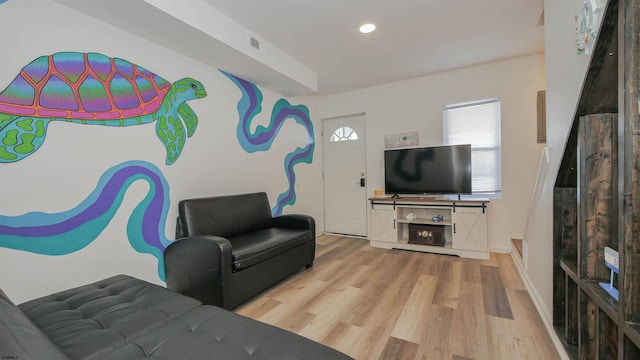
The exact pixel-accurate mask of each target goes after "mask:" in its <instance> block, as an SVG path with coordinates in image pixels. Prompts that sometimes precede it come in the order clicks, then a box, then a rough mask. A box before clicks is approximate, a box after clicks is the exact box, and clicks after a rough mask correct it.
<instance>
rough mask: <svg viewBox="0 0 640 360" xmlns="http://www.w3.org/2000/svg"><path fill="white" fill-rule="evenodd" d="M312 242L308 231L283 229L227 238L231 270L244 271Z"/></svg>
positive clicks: (270, 229) (263, 230)
mask: <svg viewBox="0 0 640 360" xmlns="http://www.w3.org/2000/svg"><path fill="white" fill-rule="evenodd" d="M256 239H260V241H256ZM312 240H313V238H312V237H311V233H310V232H309V231H304V232H301V231H300V230H292V229H285V228H268V229H262V230H258V231H255V232H252V233H249V234H243V235H239V236H235V237H232V238H229V242H230V243H231V256H232V262H233V263H232V264H233V270H234V271H240V270H242V269H246V268H248V267H250V266H253V265H255V264H258V263H261V262H263V261H265V260H267V259H270V258H273V257H274V256H276V255H279V254H281V253H283V252H284V251H287V250H289V249H293V248H295V247H297V246H300V245H302V244H304V243H306V242H309V241H312Z"/></svg>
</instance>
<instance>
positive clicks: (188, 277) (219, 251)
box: [164, 235, 231, 308]
mask: <svg viewBox="0 0 640 360" xmlns="http://www.w3.org/2000/svg"><path fill="white" fill-rule="evenodd" d="M164 260H165V261H164V263H165V272H166V277H167V288H168V289H171V290H174V291H177V292H179V293H181V294H184V295H187V296H191V297H193V298H196V299H198V300H200V301H201V302H202V303H204V304H210V305H216V306H221V307H225V308H226V306H225V305H228V304H229V303H230V297H229V295H228V292H223V291H222V289H224V288H226V287H228V284H229V283H230V280H231V244H230V243H229V240H227V239H225V238H223V237H220V236H213V235H202V236H192V237H185V238H181V239H179V240H176V241H174V242H173V243H171V244H170V245H169V246H168V247H167V248H166V249H165V251H164Z"/></svg>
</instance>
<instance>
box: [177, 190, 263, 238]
mask: <svg viewBox="0 0 640 360" xmlns="http://www.w3.org/2000/svg"><path fill="white" fill-rule="evenodd" d="M178 213H179V219H178V220H179V221H178V228H179V229H180V232H181V233H179V234H178V235H177V237H176V238H178V237H182V236H200V235H216V236H221V237H225V238H229V237H233V236H236V235H240V234H246V233H249V232H252V231H256V230H260V229H265V228H268V227H270V226H271V225H272V218H271V209H270V208H269V199H268V198H267V194H266V193H253V194H239V195H226V196H217V197H215V198H200V199H189V200H182V201H180V202H179V203H178Z"/></svg>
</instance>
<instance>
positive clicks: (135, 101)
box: [0, 52, 207, 165]
mask: <svg viewBox="0 0 640 360" xmlns="http://www.w3.org/2000/svg"><path fill="white" fill-rule="evenodd" d="M205 96H207V92H206V91H205V89H204V87H203V86H202V84H201V83H200V82H199V81H197V80H194V79H191V78H183V79H180V80H178V81H176V82H175V83H173V84H171V83H169V82H168V81H166V80H165V79H163V78H161V77H160V76H158V75H156V74H154V73H152V72H150V71H148V70H146V69H145V68H143V67H141V66H139V65H136V64H132V63H130V62H128V61H126V60H123V59H119V58H110V57H107V56H105V55H102V54H98V53H79V52H59V53H55V54H53V55H45V56H41V57H39V58H37V59H35V60H33V61H32V62H31V63H29V64H28V65H27V66H25V67H24V68H23V69H22V70H21V71H20V73H19V74H18V76H16V78H15V79H14V80H13V81H12V82H11V83H10V84H9V86H7V88H6V89H4V90H3V91H2V92H1V93H0V162H15V161H19V160H22V159H23V158H25V157H27V156H29V155H30V154H32V153H34V152H35V151H36V150H38V148H39V147H40V146H41V145H42V142H43V141H44V138H45V135H46V131H47V125H48V124H49V122H51V121H66V122H71V123H77V124H88V125H103V126H131V125H141V124H148V123H151V122H153V121H156V120H157V122H156V134H157V136H158V138H159V139H160V141H161V142H162V143H163V144H164V146H165V148H166V150H167V156H166V163H167V165H170V164H172V163H173V162H174V161H176V159H177V158H178V157H179V156H180V153H181V152H182V148H183V147H184V143H185V140H186V138H187V137H191V135H193V133H194V131H195V130H196V126H197V124H198V117H197V116H196V114H195V113H194V112H193V110H192V109H191V108H190V107H189V105H187V104H186V101H188V100H193V99H199V98H203V97H205ZM180 118H182V120H183V121H184V124H185V125H186V131H185V126H184V125H183V124H182V121H181V120H180Z"/></svg>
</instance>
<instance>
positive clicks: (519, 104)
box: [319, 54, 545, 252]
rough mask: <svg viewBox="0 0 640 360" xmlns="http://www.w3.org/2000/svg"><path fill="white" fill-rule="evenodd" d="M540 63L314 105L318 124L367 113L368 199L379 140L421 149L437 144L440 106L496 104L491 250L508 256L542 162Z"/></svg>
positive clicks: (537, 58)
mask: <svg viewBox="0 0 640 360" xmlns="http://www.w3.org/2000/svg"><path fill="white" fill-rule="evenodd" d="M544 72H545V69H544V57H543V55H542V54H537V55H530V56H526V57H520V58H515V59H510V60H505V61H500V62H495V63H490V64H484V65H479V66H474V67H469V68H464V69H459V70H455V71H449V72H444V73H439V74H435V75H431V76H425V77H420V78H416V79H411V80H406V81H401V82H396V83H391V84H386V85H382V86H376V87H371V88H367V89H361V90H356V91H352V92H346V93H341V94H336V95H331V96H325V97H321V98H320V99H319V114H320V116H319V117H321V118H327V117H332V116H339V115H346V114H353V113H359V112H365V113H366V136H367V143H366V146H367V175H368V180H369V186H368V191H369V192H370V194H369V195H371V196H372V195H373V190H374V189H384V177H383V168H382V159H383V151H384V136H385V135H389V134H396V133H403V132H409V131H418V132H419V137H420V146H434V145H441V144H442V108H443V106H444V105H446V104H450V103H456V102H461V101H469V100H477V99H484V98H492V97H500V100H501V110H502V147H503V148H502V171H503V172H502V184H503V192H502V199H496V200H492V201H491V203H490V206H489V211H490V213H489V247H490V249H491V250H492V251H499V252H509V251H510V249H511V242H510V239H511V237H512V236H513V235H514V234H522V233H523V232H524V227H525V222H526V218H527V214H528V208H529V205H530V201H531V195H532V191H533V185H534V181H535V176H536V172H537V167H538V161H539V159H540V154H541V152H542V149H543V147H544V144H538V143H537V142H536V96H537V92H538V91H539V90H544V88H545V78H544Z"/></svg>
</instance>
